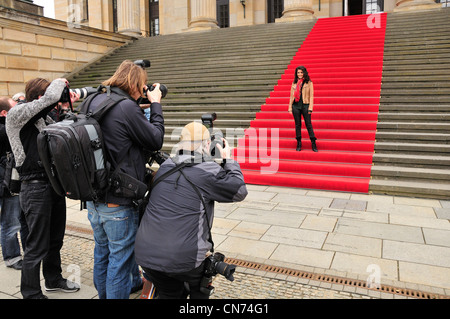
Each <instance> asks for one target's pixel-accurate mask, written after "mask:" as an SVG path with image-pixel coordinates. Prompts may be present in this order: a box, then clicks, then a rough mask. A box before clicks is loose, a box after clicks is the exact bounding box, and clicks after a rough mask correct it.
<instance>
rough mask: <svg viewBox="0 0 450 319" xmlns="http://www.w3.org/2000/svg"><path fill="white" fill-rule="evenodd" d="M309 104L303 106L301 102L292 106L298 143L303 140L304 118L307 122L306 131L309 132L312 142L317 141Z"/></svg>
mask: <svg viewBox="0 0 450 319" xmlns="http://www.w3.org/2000/svg"><path fill="white" fill-rule="evenodd" d="M308 107H309V104H303V103H302V102H301V101H299V102H294V103H293V104H292V116H293V117H294V121H295V138H296V139H297V141H299V142H300V141H301V140H302V116H303V120H304V121H305V125H306V129H307V130H308V134H309V138H310V139H311V141H315V140H316V136H315V135H314V130H313V127H312V123H311V114H309V113H308Z"/></svg>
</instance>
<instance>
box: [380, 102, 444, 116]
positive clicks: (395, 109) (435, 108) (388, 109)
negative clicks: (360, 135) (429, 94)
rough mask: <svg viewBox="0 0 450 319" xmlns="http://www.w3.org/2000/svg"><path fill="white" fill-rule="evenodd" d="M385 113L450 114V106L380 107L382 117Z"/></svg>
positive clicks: (395, 105) (394, 105)
mask: <svg viewBox="0 0 450 319" xmlns="http://www.w3.org/2000/svg"><path fill="white" fill-rule="evenodd" d="M385 112H395V113H399V112H406V113H411V112H414V113H431V112H437V113H448V112H450V105H425V104H423V105H413V104H409V105H408V104H406V105H400V104H385V105H380V115H381V114H382V113H385Z"/></svg>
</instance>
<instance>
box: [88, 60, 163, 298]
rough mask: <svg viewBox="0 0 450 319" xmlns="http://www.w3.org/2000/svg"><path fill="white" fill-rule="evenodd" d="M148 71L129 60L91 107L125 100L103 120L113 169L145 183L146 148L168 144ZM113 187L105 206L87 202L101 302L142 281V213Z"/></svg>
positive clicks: (125, 294)
mask: <svg viewBox="0 0 450 319" xmlns="http://www.w3.org/2000/svg"><path fill="white" fill-rule="evenodd" d="M146 83H147V72H146V71H145V70H144V68H143V67H141V66H138V65H137V64H135V63H133V62H131V61H128V60H126V61H124V62H122V64H121V65H120V66H119V67H118V68H117V70H116V72H115V73H114V75H113V76H112V77H111V78H110V79H108V80H106V81H105V82H103V83H102V84H103V85H104V86H105V87H106V88H110V93H104V94H99V95H98V96H96V97H95V98H94V99H93V100H92V102H91V103H90V105H89V110H91V111H95V110H96V109H97V108H98V107H99V106H100V105H101V104H102V102H104V101H105V99H107V98H108V96H109V95H108V94H110V95H111V96H112V97H114V98H116V97H117V96H120V97H125V99H124V100H122V101H121V102H119V103H118V104H116V105H115V106H113V107H112V108H111V109H110V110H109V111H108V113H106V114H105V115H104V117H103V118H102V120H101V122H100V126H101V129H102V133H103V138H104V144H105V149H106V158H107V160H108V162H110V164H111V171H112V172H116V171H120V172H121V173H123V174H126V175H128V176H130V177H131V178H133V179H135V180H137V181H139V182H143V181H144V180H145V174H146V166H145V165H146V163H147V160H148V158H146V156H145V152H144V149H146V150H150V151H157V150H159V149H160V148H161V147H162V144H163V140H164V118H163V115H162V107H161V104H160V101H161V91H160V90H159V84H157V85H156V87H155V89H154V90H153V91H149V90H148V88H147V86H146ZM144 91H147V92H146V93H147V98H148V99H149V101H150V102H151V114H150V121H149V120H147V118H146V117H145V115H144V113H143V111H142V110H141V108H140V107H139V105H138V104H137V103H136V100H138V99H139V98H140V97H142V96H143V94H144ZM116 191H117V189H110V191H109V192H108V193H107V194H106V198H104V201H103V202H92V201H91V202H87V209H88V218H89V221H90V222H91V225H92V229H93V230H94V239H95V249H94V284H95V287H96V289H97V291H98V295H99V298H100V299H105V298H107V299H128V298H129V296H130V292H132V290H133V288H136V287H139V288H140V287H141V286H142V284H143V282H142V278H141V277H140V275H139V269H138V266H137V264H136V261H135V259H134V240H135V237H136V232H137V228H138V219H139V214H138V211H137V208H136V207H135V205H134V204H133V199H132V198H129V197H127V196H126V195H125V194H119V193H120V192H119V193H118V192H116Z"/></svg>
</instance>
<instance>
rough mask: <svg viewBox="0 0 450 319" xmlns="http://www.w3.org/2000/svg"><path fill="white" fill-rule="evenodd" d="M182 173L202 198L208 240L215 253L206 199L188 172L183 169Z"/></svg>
mask: <svg viewBox="0 0 450 319" xmlns="http://www.w3.org/2000/svg"><path fill="white" fill-rule="evenodd" d="M180 172H181V174H182V175H183V176H184V178H186V180H187V181H188V183H189V184H191V186H192V187H193V188H194V190H195V192H196V193H197V195H198V197H199V198H200V200H201V201H202V204H203V207H204V208H205V218H206V223H207V224H208V232H209V238H208V241H209V242H210V243H211V253H214V242H213V240H212V234H211V225H210V223H209V219H208V214H207V211H206V204H205V200H204V199H203V196H202V194H201V193H200V191H199V189H198V187H197V186H195V184H194V183H193V182H192V181H191V180H190V179H189V178H188V177H187V176H186V174H184V172H183V171H181V170H180Z"/></svg>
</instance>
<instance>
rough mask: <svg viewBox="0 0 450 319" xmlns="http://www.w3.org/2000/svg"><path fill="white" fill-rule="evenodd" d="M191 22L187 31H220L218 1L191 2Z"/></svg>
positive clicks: (197, 0)
mask: <svg viewBox="0 0 450 319" xmlns="http://www.w3.org/2000/svg"><path fill="white" fill-rule="evenodd" d="M190 3H191V5H190V8H189V9H190V14H191V20H190V22H189V28H188V30H187V31H202V30H211V29H218V28H219V26H218V23H217V16H216V15H217V13H216V0H191V1H190Z"/></svg>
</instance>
